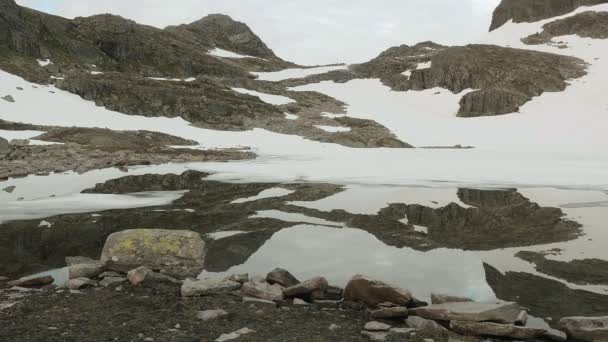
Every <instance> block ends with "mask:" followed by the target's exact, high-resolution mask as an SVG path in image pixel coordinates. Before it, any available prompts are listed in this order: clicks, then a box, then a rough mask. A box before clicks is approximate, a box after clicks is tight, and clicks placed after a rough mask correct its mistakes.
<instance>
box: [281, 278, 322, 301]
mask: <svg viewBox="0 0 608 342" xmlns="http://www.w3.org/2000/svg"><path fill="white" fill-rule="evenodd" d="M327 286H329V284H328V283H327V279H325V278H323V277H315V278H312V279H308V280H306V281H304V282H302V283H299V284H297V285H294V286H291V287H288V288H286V289H285V290H283V295H284V296H285V297H287V298H294V297H307V296H310V295H311V294H313V293H314V292H325V290H327Z"/></svg>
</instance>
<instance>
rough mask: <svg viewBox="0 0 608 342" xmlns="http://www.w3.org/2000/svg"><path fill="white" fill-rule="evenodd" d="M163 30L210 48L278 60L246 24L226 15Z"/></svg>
mask: <svg viewBox="0 0 608 342" xmlns="http://www.w3.org/2000/svg"><path fill="white" fill-rule="evenodd" d="M165 30H167V31H169V32H175V33H178V34H180V35H186V36H191V37H192V38H193V39H195V40H196V41H198V42H200V43H202V44H205V45H207V46H210V47H218V48H221V49H224V50H228V51H232V52H237V53H240V54H243V55H249V56H254V57H260V58H268V59H279V58H278V57H277V56H276V55H275V54H274V52H273V51H272V50H271V49H270V48H269V47H268V46H267V45H266V44H265V43H264V42H263V41H262V40H261V39H260V38H259V37H258V36H257V35H256V34H255V33H253V31H251V29H250V28H249V27H248V26H247V25H246V24H244V23H242V22H239V21H235V20H233V19H232V18H230V17H229V16H227V15H223V14H212V15H209V16H206V17H205V18H203V19H201V20H198V21H195V22H193V23H191V24H187V25H180V26H173V27H167V28H166V29H165Z"/></svg>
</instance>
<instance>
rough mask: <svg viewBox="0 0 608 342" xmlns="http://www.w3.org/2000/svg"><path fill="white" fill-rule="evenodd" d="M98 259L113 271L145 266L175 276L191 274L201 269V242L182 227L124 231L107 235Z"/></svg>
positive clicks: (193, 275) (202, 254) (184, 276)
mask: <svg viewBox="0 0 608 342" xmlns="http://www.w3.org/2000/svg"><path fill="white" fill-rule="evenodd" d="M101 261H102V262H104V263H105V262H107V263H108V268H109V269H111V270H114V271H123V272H125V271H128V270H131V269H133V268H136V267H139V266H147V267H149V268H151V269H153V270H162V271H163V272H162V273H166V274H169V275H172V276H176V277H178V278H187V277H195V276H197V275H198V274H200V273H201V271H202V270H203V266H204V262H205V242H204V241H203V239H202V238H201V236H200V234H198V233H196V232H191V231H186V230H161V229H133V230H125V231H122V232H118V233H114V234H112V235H110V236H109V237H108V239H107V240H106V243H105V245H104V247H103V251H102V254H101Z"/></svg>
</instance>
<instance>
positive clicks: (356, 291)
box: [344, 275, 414, 307]
mask: <svg viewBox="0 0 608 342" xmlns="http://www.w3.org/2000/svg"><path fill="white" fill-rule="evenodd" d="M413 298H414V297H413V296H412V294H411V293H410V292H409V291H408V290H405V289H402V288H399V287H396V286H392V285H389V284H387V283H384V282H382V281H379V280H374V279H371V278H369V277H366V276H363V275H355V276H354V277H352V278H351V279H350V281H349V282H348V284H347V285H346V287H345V288H344V299H345V300H348V301H354V302H363V303H365V304H366V305H368V306H372V307H375V306H378V304H380V303H393V304H397V305H402V306H408V304H410V303H411V302H412V300H413Z"/></svg>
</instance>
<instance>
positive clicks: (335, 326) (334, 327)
mask: <svg viewBox="0 0 608 342" xmlns="http://www.w3.org/2000/svg"><path fill="white" fill-rule="evenodd" d="M327 329H329V331H334V330H338V329H340V326H339V325H337V324H330V326H329V328H327Z"/></svg>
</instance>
